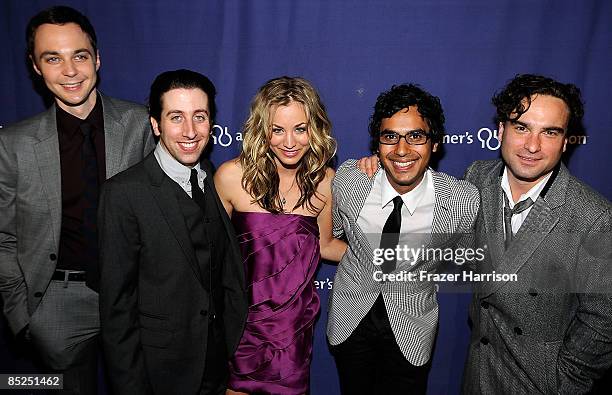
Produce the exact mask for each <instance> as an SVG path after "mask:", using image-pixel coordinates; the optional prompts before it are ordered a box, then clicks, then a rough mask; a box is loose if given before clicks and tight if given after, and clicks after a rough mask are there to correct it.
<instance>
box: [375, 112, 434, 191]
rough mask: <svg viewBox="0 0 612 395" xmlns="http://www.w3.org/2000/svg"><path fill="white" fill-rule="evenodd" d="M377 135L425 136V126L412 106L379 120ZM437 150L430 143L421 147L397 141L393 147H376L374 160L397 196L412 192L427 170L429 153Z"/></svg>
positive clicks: (424, 122) (404, 141) (382, 145)
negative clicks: (416, 132) (413, 133)
mask: <svg viewBox="0 0 612 395" xmlns="http://www.w3.org/2000/svg"><path fill="white" fill-rule="evenodd" d="M380 131H381V132H382V131H388V132H395V133H398V134H400V135H406V134H408V133H410V132H414V131H422V132H425V133H429V132H430V130H429V126H428V125H427V122H426V121H425V120H424V119H423V117H422V116H421V114H420V113H419V112H418V110H417V108H416V107H415V106H410V107H408V108H404V109H402V110H400V111H398V112H396V113H395V114H393V116H391V117H390V118H383V120H382V122H381V124H380ZM437 149H438V144H433V146H432V142H431V139H429V140H427V142H426V143H425V144H422V145H410V144H408V143H407V142H406V140H405V139H403V138H402V139H400V141H399V143H397V144H395V145H385V144H380V143H379V145H378V158H379V159H380V163H381V165H382V167H383V168H384V169H385V173H386V175H387V179H388V180H389V183H390V184H391V186H393V188H394V189H395V190H396V191H397V192H398V193H400V194H404V193H406V192H409V191H411V190H413V189H414V188H415V187H416V186H417V185H419V182H421V180H422V179H423V175H424V174H425V171H426V170H427V167H428V166H429V159H430V157H431V153H432V152H435V151H436V150H437Z"/></svg>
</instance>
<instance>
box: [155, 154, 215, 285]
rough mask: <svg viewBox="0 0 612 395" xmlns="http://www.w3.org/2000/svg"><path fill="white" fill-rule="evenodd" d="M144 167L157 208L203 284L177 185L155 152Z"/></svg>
mask: <svg viewBox="0 0 612 395" xmlns="http://www.w3.org/2000/svg"><path fill="white" fill-rule="evenodd" d="M143 164H144V167H145V169H146V171H147V173H148V175H149V180H150V182H151V194H152V196H153V199H155V202H156V203H157V207H158V208H159V210H160V212H161V213H162V215H163V216H164V219H165V220H166V222H167V223H168V227H169V228H170V230H171V232H172V233H173V234H174V237H175V238H176V241H177V242H178V244H179V246H180V247H181V250H182V251H183V254H184V255H185V258H187V262H188V263H189V266H190V267H191V270H192V271H193V274H194V275H195V276H196V278H197V279H198V281H199V282H200V284H203V281H202V277H201V275H200V268H199V265H198V260H197V258H196V255H195V251H194V249H193V245H192V244H191V238H190V237H189V232H188V231H187V226H186V225H185V219H184V218H183V215H182V214H181V208H180V207H179V204H178V201H177V200H176V195H175V185H172V183H173V182H174V181H172V180H171V179H170V178H169V177H168V176H167V175H166V174H165V173H164V171H163V170H162V169H161V167H159V164H158V163H157V159H156V158H155V155H153V152H151V153H150V154H149V155H148V156H147V157H146V158H145V159H144V163H143Z"/></svg>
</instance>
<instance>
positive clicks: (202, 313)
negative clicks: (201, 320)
mask: <svg viewBox="0 0 612 395" xmlns="http://www.w3.org/2000/svg"><path fill="white" fill-rule="evenodd" d="M206 314H208V311H206V310H200V315H201V316H204V317H206Z"/></svg>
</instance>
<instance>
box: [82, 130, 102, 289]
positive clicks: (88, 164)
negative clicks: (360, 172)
mask: <svg viewBox="0 0 612 395" xmlns="http://www.w3.org/2000/svg"><path fill="white" fill-rule="evenodd" d="M80 129H81V132H82V133H83V145H82V146H81V156H82V160H83V168H82V172H81V176H82V178H83V184H84V186H85V189H84V191H83V202H84V207H83V225H82V226H83V228H82V230H83V238H84V241H85V257H86V263H85V269H86V271H87V275H86V280H87V285H88V286H89V287H90V288H92V289H94V290H97V288H98V281H99V274H98V271H99V269H98V229H97V221H96V220H97V213H98V196H99V190H100V186H99V184H100V183H99V180H98V157H97V155H96V148H95V145H94V136H93V132H94V131H93V129H92V127H91V125H90V124H88V123H87V122H83V123H81V126H80Z"/></svg>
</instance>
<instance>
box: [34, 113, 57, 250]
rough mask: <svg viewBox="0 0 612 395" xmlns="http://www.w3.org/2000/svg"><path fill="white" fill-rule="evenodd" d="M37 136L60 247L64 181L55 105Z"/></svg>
mask: <svg viewBox="0 0 612 395" xmlns="http://www.w3.org/2000/svg"><path fill="white" fill-rule="evenodd" d="M37 134H38V135H37V137H38V142H37V143H35V144H34V153H35V155H36V163H37V165H38V171H39V173H40V181H41V185H42V188H43V192H44V194H45V196H46V199H47V204H48V205H49V212H50V214H51V224H52V229H53V235H52V236H53V239H54V242H55V245H59V234H60V228H61V216H62V190H61V189H62V179H61V165H60V153H59V139H58V135H57V122H56V120H55V104H54V105H52V106H51V107H50V108H49V109H48V110H47V112H46V114H45V115H44V116H43V117H42V118H41V120H40V124H39V126H38V129H37Z"/></svg>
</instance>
